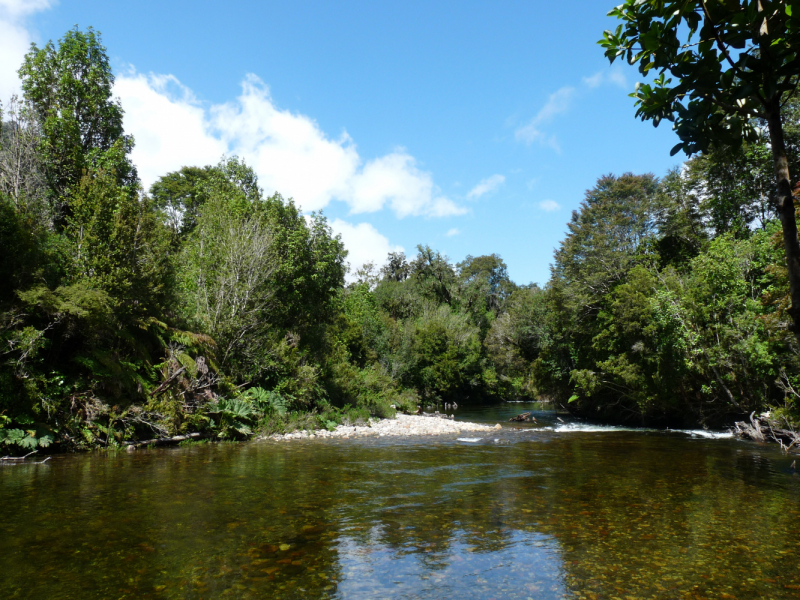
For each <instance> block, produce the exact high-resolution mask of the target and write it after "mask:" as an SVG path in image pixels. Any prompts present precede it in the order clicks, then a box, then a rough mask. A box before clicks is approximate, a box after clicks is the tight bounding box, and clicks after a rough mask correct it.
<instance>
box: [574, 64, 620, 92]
mask: <svg viewBox="0 0 800 600" xmlns="http://www.w3.org/2000/svg"><path fill="white" fill-rule="evenodd" d="M583 83H584V84H585V85H586V86H587V87H589V88H591V89H594V88H597V87H600V86H601V85H603V84H604V83H610V84H612V85H616V86H618V87H621V88H623V89H627V88H628V78H627V77H625V73H623V72H622V71H621V70H620V69H605V70H603V71H598V72H597V73H595V74H594V75H592V76H591V77H584V78H583Z"/></svg>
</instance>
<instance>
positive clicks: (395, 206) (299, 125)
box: [114, 72, 466, 218]
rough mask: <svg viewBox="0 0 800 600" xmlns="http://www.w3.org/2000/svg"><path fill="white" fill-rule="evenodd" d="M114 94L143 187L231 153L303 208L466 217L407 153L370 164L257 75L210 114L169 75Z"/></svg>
mask: <svg viewBox="0 0 800 600" xmlns="http://www.w3.org/2000/svg"><path fill="white" fill-rule="evenodd" d="M114 91H115V93H116V94H118V95H119V96H120V99H121V101H122V106H123V108H124V109H125V130H126V131H127V132H128V133H131V134H133V135H134V137H135V138H136V143H137V149H136V150H135V151H134V156H133V160H134V162H135V163H136V164H137V166H138V167H139V174H140V177H141V178H142V182H143V184H144V185H145V187H148V186H149V185H150V184H152V183H153V181H154V180H155V179H156V178H157V177H158V176H160V175H162V174H164V173H167V172H169V171H170V170H175V169H177V168H180V166H182V165H188V164H198V165H199V164H203V165H204V164H210V163H216V162H217V160H219V157H220V155H222V154H223V153H228V154H237V155H239V156H241V157H242V158H243V159H244V160H245V161H246V162H247V163H248V164H250V165H252V166H253V168H254V169H255V171H256V173H257V174H258V177H259V182H260V183H261V185H262V186H263V187H264V189H265V191H266V192H267V193H272V192H274V191H278V192H280V193H281V194H283V195H284V196H285V197H292V198H294V199H295V201H296V202H297V203H298V205H300V206H302V208H303V209H304V210H319V209H321V208H324V207H325V206H327V205H328V204H329V203H330V202H331V201H332V200H341V201H344V202H346V203H347V204H348V205H349V206H350V211H351V213H365V212H375V211H378V210H381V209H383V208H384V207H388V208H390V209H391V210H393V211H394V212H395V213H396V215H397V216H398V217H400V218H402V217H406V216H409V215H422V216H428V217H441V216H448V215H456V214H462V213H464V212H466V211H465V209H463V208H462V207H459V206H457V205H456V204H455V203H454V202H453V201H452V200H450V199H448V198H446V197H445V196H443V195H442V194H441V192H440V191H439V189H438V188H437V187H436V185H435V184H434V182H433V177H432V176H431V174H430V173H427V172H425V171H422V170H420V168H419V167H418V165H417V162H416V159H415V158H414V157H413V156H411V155H410V154H408V152H406V151H405V150H404V149H402V148H400V149H396V150H395V151H393V152H391V153H390V154H387V155H385V156H381V157H378V158H375V159H372V160H368V161H366V162H364V160H363V159H362V158H361V157H360V156H359V154H358V152H357V150H356V146H355V144H354V142H353V140H352V139H351V138H350V136H349V135H347V133H346V132H343V133H342V134H341V135H340V136H339V138H338V139H332V138H330V137H328V136H327V135H326V134H325V132H323V131H322V130H321V129H320V127H319V125H318V124H317V122H316V121H314V120H313V119H311V118H309V117H307V116H305V115H301V114H296V113H292V112H290V111H288V110H281V109H279V108H277V107H276V106H275V104H274V102H273V101H272V97H271V96H270V93H269V89H268V87H267V86H266V85H264V83H263V82H262V81H261V80H260V79H258V78H257V77H256V76H255V75H248V76H247V78H246V79H245V80H244V82H243V83H242V93H241V95H240V96H239V97H238V98H236V100H233V101H231V102H227V103H225V104H221V105H215V106H211V107H209V108H208V109H206V108H204V107H203V106H202V105H201V104H200V103H199V102H198V101H197V100H196V99H195V98H194V96H193V94H192V93H191V91H190V90H188V89H187V88H185V87H184V86H182V84H181V83H180V82H179V81H178V80H177V79H176V78H175V77H173V76H171V75H149V76H145V75H141V74H136V73H135V72H132V73H129V74H127V75H124V76H122V77H119V78H118V79H117V84H116V87H115V90H114Z"/></svg>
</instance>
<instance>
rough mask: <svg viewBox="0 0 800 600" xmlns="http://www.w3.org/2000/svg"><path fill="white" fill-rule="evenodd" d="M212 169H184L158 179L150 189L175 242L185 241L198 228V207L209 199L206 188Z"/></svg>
mask: <svg viewBox="0 0 800 600" xmlns="http://www.w3.org/2000/svg"><path fill="white" fill-rule="evenodd" d="M211 173H212V167H210V166H206V167H203V168H200V167H183V168H182V169H181V170H180V171H173V172H172V173H167V174H166V175H164V176H162V177H159V178H158V180H157V181H156V182H155V183H154V184H153V185H152V186H150V196H151V197H152V198H153V202H154V205H155V208H157V209H158V210H160V211H162V212H163V213H164V216H165V218H166V221H167V224H168V225H169V227H170V229H171V230H172V232H173V235H174V236H175V238H176V239H183V238H185V237H186V236H187V235H188V234H189V233H191V231H192V230H193V229H194V227H195V226H196V225H197V219H198V217H199V215H200V208H201V207H202V206H203V204H204V203H205V201H206V200H207V199H208V186H207V185H205V184H206V183H207V182H208V179H209V177H210V175H211Z"/></svg>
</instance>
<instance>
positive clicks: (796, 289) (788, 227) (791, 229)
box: [767, 99, 800, 344]
mask: <svg viewBox="0 0 800 600" xmlns="http://www.w3.org/2000/svg"><path fill="white" fill-rule="evenodd" d="M768 114H769V117H768V119H767V125H768V127H769V138H770V143H771V145H772V161H773V164H774V167H775V183H776V184H777V188H778V215H779V216H780V219H781V225H782V226H783V249H784V252H785V254H786V268H787V270H788V271H789V296H790V298H791V301H792V306H791V308H790V309H789V315H790V316H791V318H792V325H791V326H790V330H791V331H792V333H794V335H795V337H796V338H797V342H798V344H800V242H798V239H797V220H796V218H795V213H794V197H793V196H792V183H791V179H790V177H789V161H788V160H787V158H786V143H785V142H784V139H783V123H782V122H781V109H780V100H779V99H776V100H773V101H772V102H771V106H769V108H768Z"/></svg>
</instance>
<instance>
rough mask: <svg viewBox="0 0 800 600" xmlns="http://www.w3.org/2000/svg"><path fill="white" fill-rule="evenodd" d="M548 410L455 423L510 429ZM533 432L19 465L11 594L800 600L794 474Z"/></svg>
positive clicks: (641, 438)
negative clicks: (518, 418) (512, 419)
mask: <svg viewBox="0 0 800 600" xmlns="http://www.w3.org/2000/svg"><path fill="white" fill-rule="evenodd" d="M531 408H533V407H528V406H525V405H520V404H512V405H502V406H497V407H483V408H481V409H463V410H462V409H459V411H457V413H456V414H457V418H459V419H465V420H466V419H470V420H483V421H485V422H503V421H505V420H507V419H508V417H509V416H513V415H515V414H518V413H519V412H523V411H524V410H530V409H531ZM540 408H541V407H540ZM504 411H505V412H504ZM535 414H536V415H537V418H538V419H539V423H538V424H527V423H523V424H516V423H514V424H510V423H505V424H504V428H503V429H502V430H501V431H499V432H491V433H490V434H489V435H485V436H481V435H478V434H475V435H474V436H473V434H470V437H474V438H480V440H479V441H478V442H459V441H457V440H456V436H452V437H451V438H450V437H448V438H441V439H436V438H428V439H416V440H403V441H397V440H387V439H385V438H383V439H380V440H369V439H363V440H308V441H297V442H292V443H283V444H279V443H251V444H216V445H205V446H195V447H190V448H178V449H165V450H149V451H139V452H137V453H134V454H131V455H129V454H124V453H119V454H116V455H110V456H102V455H101V456H98V455H87V456H64V457H55V458H53V459H52V460H51V461H49V462H48V463H47V464H45V465H38V466H33V465H28V466H15V467H4V468H2V469H0V573H2V577H0V597H2V598H218V597H230V598H341V599H349V598H358V599H362V598H363V599H367V598H369V599H372V598H409V599H411V598H421V599H434V598H435V599H442V598H481V599H484V598H485V599H490V598H498V599H500V598H511V599H514V598H522V599H526V598H563V597H568V598H664V599H667V598H669V599H672V598H740V599H743V598H776V599H783V598H798V597H800V571H798V551H800V478H798V477H797V476H796V475H795V474H794V471H793V470H792V469H790V468H789V465H790V463H791V461H792V459H791V458H786V457H785V456H784V455H782V454H781V453H780V451H779V450H777V449H776V448H773V447H759V446H756V445H753V444H749V443H745V442H740V441H737V440H733V439H707V438H704V437H698V436H692V435H691V434H686V433H678V432H659V431H614V430H612V429H604V430H602V431H585V430H584V431H581V430H580V429H579V428H575V427H574V426H572V428H571V429H570V428H565V429H563V430H562V431H558V430H557V429H558V427H559V426H561V425H562V424H561V423H558V421H556V420H555V418H554V416H553V415H551V414H548V413H546V412H545V411H542V414H538V413H535ZM554 428H555V429H556V430H553V429H554ZM495 440H496V441H495Z"/></svg>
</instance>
